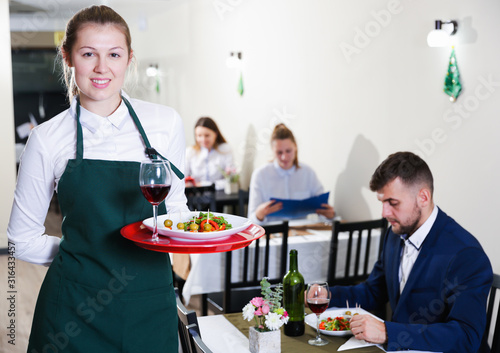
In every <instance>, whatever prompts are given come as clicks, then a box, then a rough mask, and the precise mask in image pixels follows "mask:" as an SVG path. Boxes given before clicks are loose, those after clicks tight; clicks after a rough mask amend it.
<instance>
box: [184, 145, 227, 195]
mask: <svg viewBox="0 0 500 353" xmlns="http://www.w3.org/2000/svg"><path fill="white" fill-rule="evenodd" d="M228 167H229V168H234V164H233V152H232V150H231V147H230V146H229V145H228V144H227V143H223V144H221V145H219V146H218V147H217V149H211V150H210V151H209V150H208V149H206V148H204V147H200V149H199V150H196V149H195V148H194V147H192V146H190V147H188V148H187V151H186V175H189V176H192V177H193V178H194V179H195V181H196V182H213V183H215V188H216V189H218V190H220V189H223V188H224V176H223V175H222V171H223V170H225V169H226V168H228Z"/></svg>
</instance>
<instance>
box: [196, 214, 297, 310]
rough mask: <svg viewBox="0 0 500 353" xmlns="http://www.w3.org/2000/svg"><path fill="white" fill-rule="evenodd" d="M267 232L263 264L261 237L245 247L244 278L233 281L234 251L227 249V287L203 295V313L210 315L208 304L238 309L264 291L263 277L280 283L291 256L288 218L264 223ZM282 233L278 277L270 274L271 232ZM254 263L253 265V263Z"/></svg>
mask: <svg viewBox="0 0 500 353" xmlns="http://www.w3.org/2000/svg"><path fill="white" fill-rule="evenodd" d="M262 227H263V228H264V230H265V232H266V235H265V245H264V259H263V266H261V264H262V261H261V259H260V251H261V248H262V246H260V240H264V237H262V238H260V239H257V240H255V246H252V247H250V246H247V247H246V248H244V249H243V269H242V273H241V280H239V281H237V282H232V281H231V276H232V269H233V268H232V265H233V261H232V255H233V254H232V252H231V251H228V252H226V259H225V278H224V291H223V292H219V293H208V294H203V295H202V315H207V313H208V308H209V307H210V309H211V310H212V311H214V312H215V313H234V312H239V311H241V309H242V308H243V306H245V305H246V304H247V303H248V302H249V301H250V299H252V298H253V297H257V296H260V295H261V288H260V281H261V280H262V278H263V277H268V281H269V283H271V285H275V284H277V283H281V282H282V280H283V276H284V275H285V273H286V264H287V259H288V230H289V227H288V221H283V222H281V223H273V224H267V225H263V226H262ZM278 233H281V234H282V235H281V241H282V242H281V248H280V251H279V257H280V261H279V264H280V266H279V272H278V273H277V275H276V277H274V278H269V252H270V239H271V235H273V234H278ZM252 264H253V266H251V265H252Z"/></svg>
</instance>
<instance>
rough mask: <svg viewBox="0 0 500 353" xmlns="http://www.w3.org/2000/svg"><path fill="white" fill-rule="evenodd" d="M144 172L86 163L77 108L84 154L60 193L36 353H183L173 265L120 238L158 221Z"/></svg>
mask: <svg viewBox="0 0 500 353" xmlns="http://www.w3.org/2000/svg"><path fill="white" fill-rule="evenodd" d="M123 99H124V100H125V98H123ZM125 102H126V100H125ZM126 103H127V106H128V107H129V113H130V115H131V116H132V118H133V120H134V121H135V124H136V126H137V128H138V130H139V132H140V134H141V136H142V139H143V142H144V143H145V146H146V147H147V148H151V146H149V142H148V141H147V138H146V136H145V134H144V131H143V129H142V126H141V124H140V122H139V120H138V119H137V116H136V115H135V113H134V112H133V109H132V107H131V106H130V105H129V104H128V102H126ZM139 166H140V163H138V162H125V161H118V162H116V161H106V160H91V159H84V158H83V136H82V127H81V124H80V106H79V104H77V154H76V158H75V159H72V160H69V161H68V164H67V166H66V170H65V171H64V173H63V175H62V177H61V179H60V181H59V187H58V199H59V203H60V207H61V212H62V215H63V223H62V234H63V238H62V240H61V243H60V247H59V253H58V254H57V255H56V257H55V258H54V261H53V262H52V264H51V266H50V268H49V270H48V271H47V275H46V277H45V279H44V282H43V284H42V287H41V289H40V293H39V296H38V301H37V304H36V308H35V315H34V318H33V325H32V330H31V335H30V342H29V346H28V352H29V353H48V352H50V353H52V352H58V353H59V352H71V353H80V352H81V353H90V352H92V353H99V352H103V353H104V352H105V353H113V352H130V353H132V352H133V353H155V352H158V353H160V352H161V353H169V352H172V353H174V352H175V353H177V351H178V336H177V307H176V301H175V293H174V289H173V285H172V269H171V265H170V258H169V256H168V254H165V253H159V252H153V251H148V250H145V249H142V248H140V247H138V246H136V245H135V244H134V243H133V242H131V241H129V240H126V239H125V238H123V237H122V236H121V235H120V229H121V228H122V227H123V226H125V225H127V224H130V223H134V222H137V221H139V220H143V219H145V218H148V217H151V216H152V212H153V211H152V206H151V204H150V203H149V202H147V201H146V199H145V198H144V196H143V195H142V192H141V190H140V188H139ZM160 207H161V208H162V210H161V211H160V213H162V212H163V213H164V212H165V206H164V203H162V205H160Z"/></svg>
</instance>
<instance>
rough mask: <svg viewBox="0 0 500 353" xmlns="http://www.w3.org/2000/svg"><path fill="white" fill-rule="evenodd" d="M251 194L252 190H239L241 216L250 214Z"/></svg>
mask: <svg viewBox="0 0 500 353" xmlns="http://www.w3.org/2000/svg"><path fill="white" fill-rule="evenodd" d="M249 195H250V190H248V191H246V190H242V189H239V190H238V214H239V215H240V216H241V217H247V215H248V198H249Z"/></svg>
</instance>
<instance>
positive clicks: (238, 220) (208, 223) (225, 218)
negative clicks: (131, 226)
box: [143, 211, 251, 242]
mask: <svg viewBox="0 0 500 353" xmlns="http://www.w3.org/2000/svg"><path fill="white" fill-rule="evenodd" d="M143 224H144V226H146V227H147V228H149V229H153V218H152V217H151V218H148V219H145V220H144V221H143ZM250 225H251V222H250V220H249V219H248V218H244V217H240V216H235V215H230V214H226V213H218V212H210V211H207V212H199V211H194V212H180V213H167V214H164V215H160V216H158V234H159V235H163V236H168V237H170V238H173V239H176V240H182V241H197V242H200V241H205V240H206V241H211V240H214V239H222V238H226V237H229V236H231V235H233V234H236V233H238V232H241V231H243V230H245V229H247V228H248V227H250Z"/></svg>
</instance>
